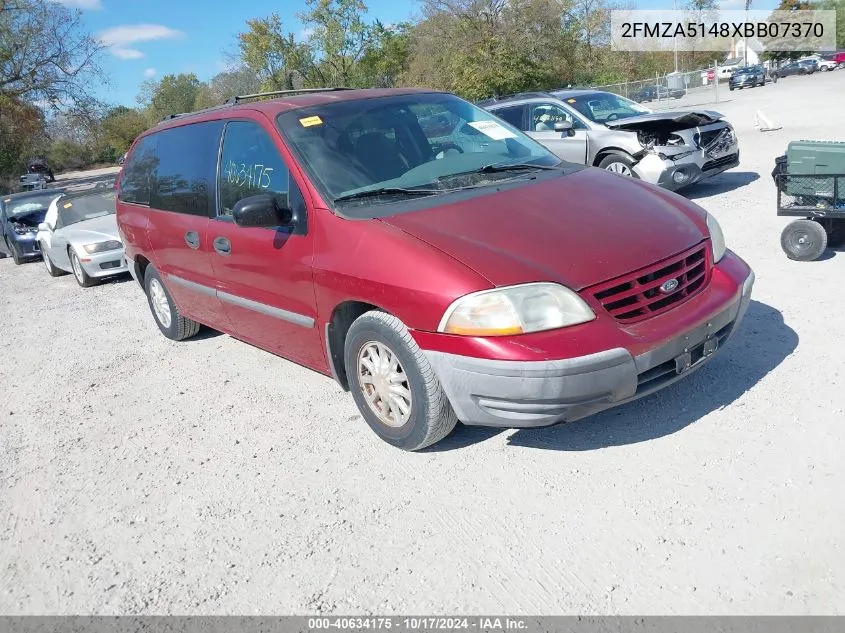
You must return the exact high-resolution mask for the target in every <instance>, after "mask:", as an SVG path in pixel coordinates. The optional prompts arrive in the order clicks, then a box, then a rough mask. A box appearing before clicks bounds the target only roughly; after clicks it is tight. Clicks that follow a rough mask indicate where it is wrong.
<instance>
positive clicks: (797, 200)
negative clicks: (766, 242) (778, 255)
mask: <svg viewBox="0 0 845 633" xmlns="http://www.w3.org/2000/svg"><path fill="white" fill-rule="evenodd" d="M772 178H773V179H774V181H775V185H776V186H777V192H778V203H777V204H778V215H782V216H790V217H800V218H801V219H800V220H794V221H792V222H790V223H789V224H788V225H787V226H786V228H785V229H784V230H783V233H781V237H780V245H781V248H783V250H784V252H785V253H786V255H787V257H789V258H790V259H794V260H798V261H812V260H814V259H818V258H819V257H821V255H822V253H824V251H825V249H826V248H827V247H828V246H841V245H842V244H843V243H845V142H841V141H792V142H791V143H790V144H789V147H788V148H787V150H786V154H784V155H783V156H779V157H778V158H776V159H775V169H774V171H772Z"/></svg>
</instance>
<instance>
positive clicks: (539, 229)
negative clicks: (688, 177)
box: [381, 168, 707, 290]
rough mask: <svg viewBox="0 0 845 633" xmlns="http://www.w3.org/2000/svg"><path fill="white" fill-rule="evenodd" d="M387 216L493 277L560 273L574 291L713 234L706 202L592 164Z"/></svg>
mask: <svg viewBox="0 0 845 633" xmlns="http://www.w3.org/2000/svg"><path fill="white" fill-rule="evenodd" d="M381 221H382V222H385V223H386V224H389V225H391V226H394V227H396V228H398V229H400V230H402V231H405V232H406V233H408V234H410V235H413V236H415V237H416V238H418V239H420V240H422V241H424V242H426V243H428V244H429V245H431V246H433V247H435V248H437V249H439V250H441V251H443V252H444V253H446V254H448V255H451V256H452V257H454V258H455V259H457V260H458V261H461V262H463V263H464V264H466V265H467V266H469V267H470V268H471V269H473V270H474V271H475V272H477V273H478V274H480V275H482V276H483V277H485V278H486V279H487V280H489V281H490V283H492V284H493V285H495V286H507V285H512V284H519V283H525V282H531V281H556V282H558V283H562V284H564V285H566V286H568V287H570V288H572V289H574V290H581V289H582V288H585V287H587V286H591V285H593V284H596V283H598V282H601V281H606V280H608V279H612V278H614V277H617V276H619V275H622V274H625V273H628V272H631V271H634V270H637V269H639V268H642V267H644V266H647V265H649V264H651V263H653V262H656V261H660V260H661V259H664V258H667V257H670V256H672V255H675V254H676V253H679V252H681V251H683V250H685V249H687V248H691V247H692V246H694V245H695V244H698V243H699V242H701V240H702V239H704V238H705V237H706V235H707V234H706V221H705V212H704V210H703V209H701V208H700V207H697V206H696V205H694V204H693V203H691V202H688V201H687V200H685V199H684V198H681V197H680V196H679V195H677V194H674V193H671V192H669V191H666V190H663V189H659V188H658V187H656V186H653V185H649V184H646V183H643V182H642V181H639V180H635V179H633V178H626V177H624V176H618V175H616V174H611V173H609V172H606V171H604V170H600V169H595V168H588V169H581V170H579V171H576V172H575V173H571V174H567V175H564V176H560V177H555V178H550V179H543V180H540V181H538V182H536V183H532V184H530V185H525V186H521V187H516V188H514V189H509V190H505V191H500V192H496V193H493V194H491V195H485V196H479V197H475V198H472V199H469V200H464V201H462V202H457V203H454V204H449V205H442V206H438V207H434V208H430V209H425V210H422V211H412V212H408V213H400V214H397V215H393V216H388V217H384V218H381Z"/></svg>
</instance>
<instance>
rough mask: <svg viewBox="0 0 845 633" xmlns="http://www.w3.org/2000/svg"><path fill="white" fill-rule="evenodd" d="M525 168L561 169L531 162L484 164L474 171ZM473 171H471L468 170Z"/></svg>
mask: <svg viewBox="0 0 845 633" xmlns="http://www.w3.org/2000/svg"><path fill="white" fill-rule="evenodd" d="M525 169H562V167H561V166H560V165H559V164H558V165H533V164H531V163H495V164H491V165H484V166H483V167H479V168H478V169H476V170H475V171H476V172H477V173H479V174H493V173H496V172H499V171H523V170H525ZM469 173H473V172H469Z"/></svg>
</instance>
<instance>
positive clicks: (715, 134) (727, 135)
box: [692, 126, 733, 149]
mask: <svg viewBox="0 0 845 633" xmlns="http://www.w3.org/2000/svg"><path fill="white" fill-rule="evenodd" d="M723 134H724V138H723V139H722V140H723V141H726V142H728V143H732V142H733V132H732V131H731V129H730V128H729V127H727V126H726V127H720V128H717V129H715V130H706V131H704V132H696V133H695V134H693V135H692V140H693V141H695V144H696V145H698V146H699V147H700V148H701V149H708V146H709V145H711V144H712V143H714V142H715V141H717V140H719V137H720V136H722V135H723Z"/></svg>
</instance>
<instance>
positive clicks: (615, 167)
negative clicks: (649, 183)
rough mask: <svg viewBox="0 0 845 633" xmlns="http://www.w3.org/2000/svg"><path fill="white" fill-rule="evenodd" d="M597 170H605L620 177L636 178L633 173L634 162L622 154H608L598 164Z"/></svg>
mask: <svg viewBox="0 0 845 633" xmlns="http://www.w3.org/2000/svg"><path fill="white" fill-rule="evenodd" d="M599 168H600V169H606V170H607V171H610V172H613V173H614V174H618V175H620V176H628V177H633V178H636V177H637V176H636V174H635V173H634V160H633V159H632V158H631V157H630V156H625V155H624V154H609V155H608V156H605V157H604V158H603V159H602V160H601V162H600V163H599Z"/></svg>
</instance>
